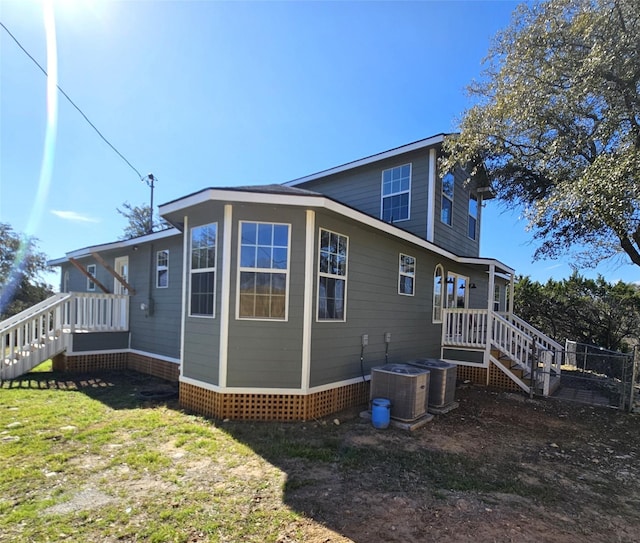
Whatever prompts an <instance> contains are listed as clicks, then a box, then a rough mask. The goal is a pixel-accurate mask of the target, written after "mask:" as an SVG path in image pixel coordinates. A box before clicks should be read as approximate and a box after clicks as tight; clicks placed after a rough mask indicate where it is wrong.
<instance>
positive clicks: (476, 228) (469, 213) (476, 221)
mask: <svg viewBox="0 0 640 543" xmlns="http://www.w3.org/2000/svg"><path fill="white" fill-rule="evenodd" d="M472 200H475V202H476V216H475V217H474V216H473V215H472V214H471V201H472ZM479 205H480V202H479V200H478V196H477V195H475V194H473V193H472V192H471V191H469V200H468V201H467V237H468V238H469V239H470V240H472V241H475V242H478V241H479V240H478V226H479V224H480V221H478V210H479V209H480V208H479ZM471 219H473V220H474V221H475V225H474V227H473V233H474V234H475V237H473V238H472V237H471V236H470V235H469V226H470V224H471Z"/></svg>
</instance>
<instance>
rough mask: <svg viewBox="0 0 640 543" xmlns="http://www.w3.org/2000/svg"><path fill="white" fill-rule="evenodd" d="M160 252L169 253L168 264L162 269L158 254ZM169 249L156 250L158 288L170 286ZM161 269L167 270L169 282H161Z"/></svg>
mask: <svg viewBox="0 0 640 543" xmlns="http://www.w3.org/2000/svg"><path fill="white" fill-rule="evenodd" d="M160 253H167V264H166V266H164V267H163V268H162V270H161V269H160V265H159V264H158V256H159V255H160ZM169 253H170V251H169V249H158V250H157V251H156V274H155V275H156V288H169ZM160 271H166V272H167V284H166V285H164V286H162V285H160V284H159V282H160V281H159V279H160Z"/></svg>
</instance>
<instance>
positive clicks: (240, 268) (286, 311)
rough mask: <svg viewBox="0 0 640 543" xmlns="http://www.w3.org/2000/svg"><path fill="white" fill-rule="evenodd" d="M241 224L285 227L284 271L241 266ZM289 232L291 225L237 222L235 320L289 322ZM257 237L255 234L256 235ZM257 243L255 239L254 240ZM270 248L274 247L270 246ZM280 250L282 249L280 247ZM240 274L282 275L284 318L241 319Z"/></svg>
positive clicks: (266, 222)
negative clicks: (283, 277) (285, 251)
mask: <svg viewBox="0 0 640 543" xmlns="http://www.w3.org/2000/svg"><path fill="white" fill-rule="evenodd" d="M243 224H255V225H259V224H268V225H271V226H286V227H287V267H286V268H284V269H280V268H258V267H255V268H254V267H247V266H242V265H241V260H242V225H243ZM291 231H292V224H291V223H285V222H269V221H248V220H247V221H245V220H241V221H238V254H237V262H238V265H237V266H236V285H238V286H237V288H236V315H235V318H236V320H240V321H263V322H288V321H289V278H290V276H291V273H290V271H291V270H290V266H291ZM256 235H257V233H256ZM256 243H257V239H256ZM271 247H272V248H273V247H275V246H274V245H271ZM280 248H282V247H280ZM242 272H249V273H269V274H273V275H275V274H284V275H285V287H284V288H285V297H284V304H285V305H284V317H241V316H240V294H241V292H240V275H241V273H242Z"/></svg>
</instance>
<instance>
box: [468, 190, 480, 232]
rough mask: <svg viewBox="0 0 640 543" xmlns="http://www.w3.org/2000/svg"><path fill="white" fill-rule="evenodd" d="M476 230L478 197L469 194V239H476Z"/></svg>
mask: <svg viewBox="0 0 640 543" xmlns="http://www.w3.org/2000/svg"><path fill="white" fill-rule="evenodd" d="M477 228H478V197H477V196H476V195H475V194H471V193H469V228H468V235H469V237H470V238H471V239H473V240H475V239H477V237H476V236H477V235H478V232H477Z"/></svg>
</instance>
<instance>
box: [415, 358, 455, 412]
mask: <svg viewBox="0 0 640 543" xmlns="http://www.w3.org/2000/svg"><path fill="white" fill-rule="evenodd" d="M409 364H410V365H412V366H415V367H417V368H421V369H424V370H429V371H430V372H431V380H430V382H429V407H444V406H446V405H449V404H450V403H452V402H453V401H455V393H456V377H457V370H458V367H457V366H456V365H455V364H451V363H449V362H445V361H444V360H439V359H437V358H425V359H423V360H414V361H412V362H409Z"/></svg>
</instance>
